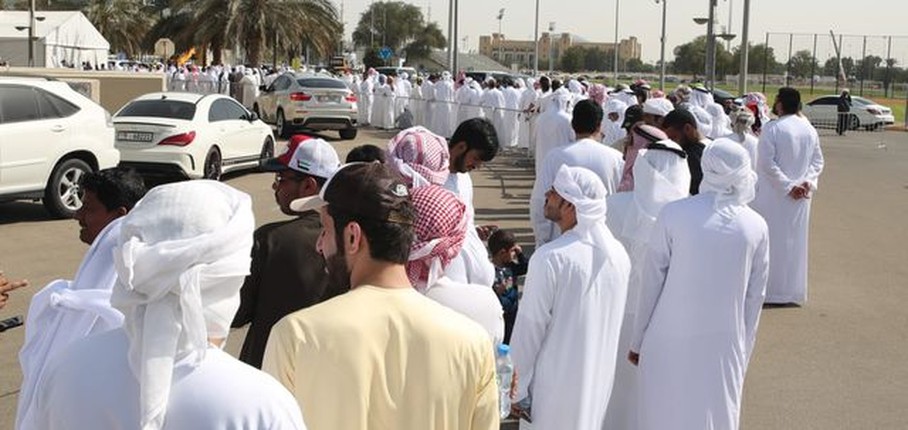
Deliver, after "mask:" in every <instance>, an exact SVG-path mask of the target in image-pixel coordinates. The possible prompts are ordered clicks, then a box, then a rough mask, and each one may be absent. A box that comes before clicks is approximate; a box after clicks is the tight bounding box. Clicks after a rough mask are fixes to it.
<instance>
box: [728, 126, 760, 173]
mask: <svg viewBox="0 0 908 430" xmlns="http://www.w3.org/2000/svg"><path fill="white" fill-rule="evenodd" d="M723 137H725V138H727V139H731V140H734V141H735V142H738V143H740V144H741V146H743V147H744V149H746V150H747V155H750V168H751V169H753V170H754V172H756V171H757V157H758V156H759V154H757V143H759V140H758V139H757V136H754V135H752V134H750V133H744V134H743V135H742V134H738V133H732V134H729V135H727V136H723Z"/></svg>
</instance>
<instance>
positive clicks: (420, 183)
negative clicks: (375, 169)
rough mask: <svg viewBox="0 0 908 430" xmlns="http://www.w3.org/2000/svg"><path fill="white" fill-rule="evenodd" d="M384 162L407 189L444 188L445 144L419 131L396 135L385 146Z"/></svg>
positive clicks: (435, 135)
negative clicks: (432, 186) (386, 150)
mask: <svg viewBox="0 0 908 430" xmlns="http://www.w3.org/2000/svg"><path fill="white" fill-rule="evenodd" d="M388 159H389V160H390V164H391V165H392V166H394V168H395V169H396V170H397V172H398V173H400V175H401V176H403V178H404V180H405V181H406V182H407V186H409V187H410V188H419V187H424V186H426V185H430V184H432V185H444V183H445V181H446V180H448V166H449V165H450V161H451V155H450V154H449V153H448V143H447V141H445V139H444V138H443V137H441V136H439V135H437V134H434V133H432V132H431V131H429V130H427V129H425V128H423V127H411V128H408V129H406V130H402V131H401V132H400V133H397V136H394V138H393V139H391V141H390V142H388Z"/></svg>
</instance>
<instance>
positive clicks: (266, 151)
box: [259, 136, 274, 167]
mask: <svg viewBox="0 0 908 430" xmlns="http://www.w3.org/2000/svg"><path fill="white" fill-rule="evenodd" d="M273 157H274V139H272V138H271V136H268V137H266V138H265V143H263V144H262V152H261V153H260V154H259V166H260V167H261V166H262V165H264V164H265V162H267V161H268V160H270V159H271V158H273Z"/></svg>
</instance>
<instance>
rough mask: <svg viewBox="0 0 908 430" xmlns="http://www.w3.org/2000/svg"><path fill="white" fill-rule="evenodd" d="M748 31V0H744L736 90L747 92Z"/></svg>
mask: <svg viewBox="0 0 908 430" xmlns="http://www.w3.org/2000/svg"><path fill="white" fill-rule="evenodd" d="M749 32H750V0H744V24H743V25H742V26H741V67H740V70H739V71H738V92H739V93H741V94H746V93H747V71H748V70H747V68H748V64H747V62H748V61H749V60H750V59H749V58H748V56H749V55H750V45H749V42H748V40H747V37H748V35H749Z"/></svg>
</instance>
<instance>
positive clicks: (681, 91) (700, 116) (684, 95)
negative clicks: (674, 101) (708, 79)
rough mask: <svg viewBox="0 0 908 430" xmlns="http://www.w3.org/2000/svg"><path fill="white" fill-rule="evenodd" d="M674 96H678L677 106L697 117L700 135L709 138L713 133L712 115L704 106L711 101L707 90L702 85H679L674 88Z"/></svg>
mask: <svg viewBox="0 0 908 430" xmlns="http://www.w3.org/2000/svg"><path fill="white" fill-rule="evenodd" d="M675 96H676V97H677V98H678V107H682V108H685V109H687V110H688V111H690V113H692V114H693V115H694V118H696V119H697V130H698V131H699V132H700V135H702V136H703V137H705V138H710V136H711V135H712V134H713V116H712V114H711V113H709V112H707V111H706V106H708V105H709V104H710V102H711V101H712V96H711V95H710V94H709V90H707V89H706V87H704V86H703V85H695V86H694V87H693V89H692V88H691V87H688V86H686V85H681V86H679V87H678V89H676V90H675ZM679 143H680V142H679Z"/></svg>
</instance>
